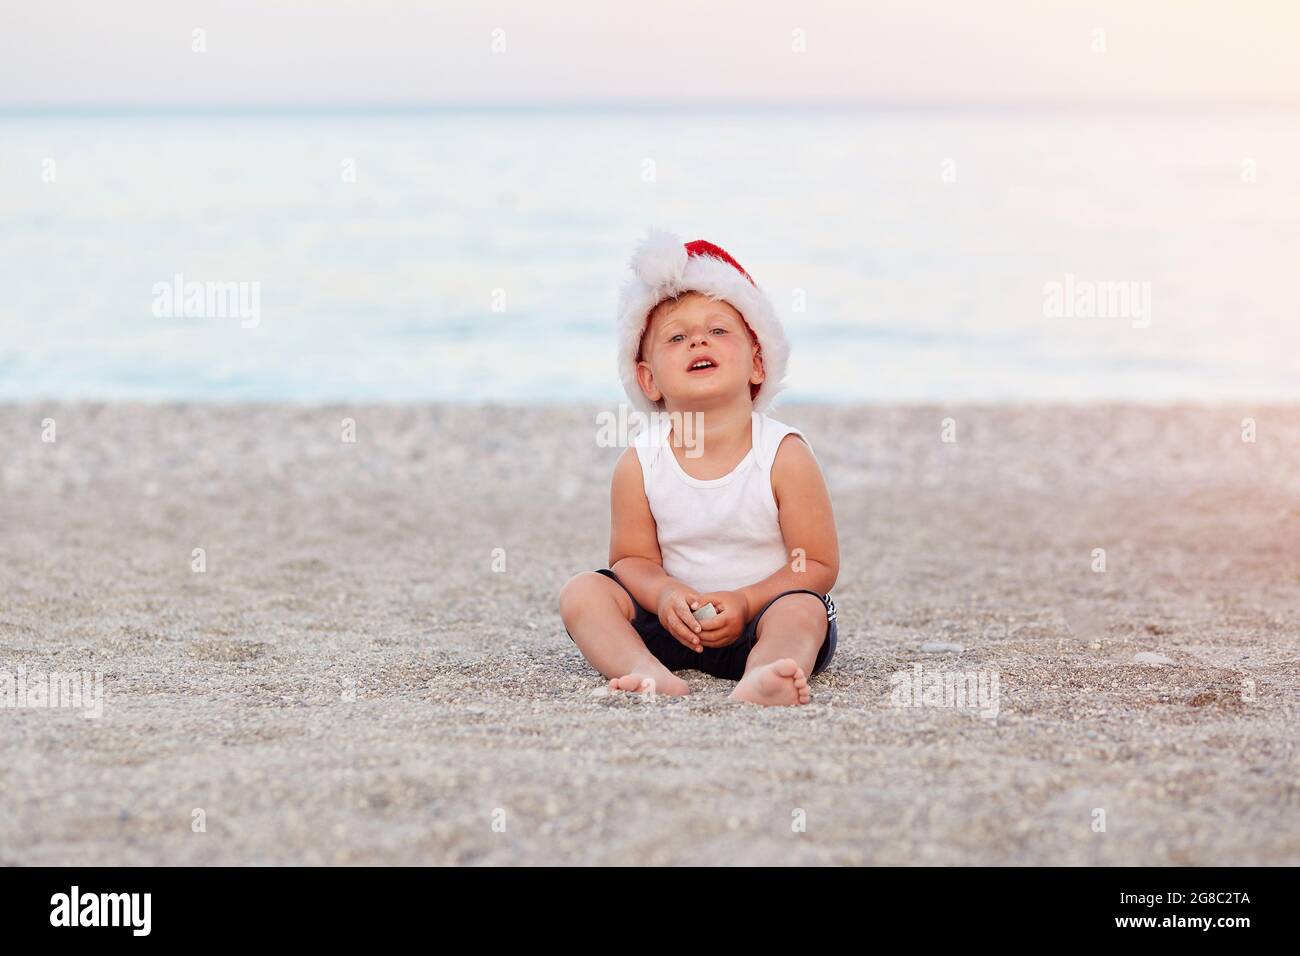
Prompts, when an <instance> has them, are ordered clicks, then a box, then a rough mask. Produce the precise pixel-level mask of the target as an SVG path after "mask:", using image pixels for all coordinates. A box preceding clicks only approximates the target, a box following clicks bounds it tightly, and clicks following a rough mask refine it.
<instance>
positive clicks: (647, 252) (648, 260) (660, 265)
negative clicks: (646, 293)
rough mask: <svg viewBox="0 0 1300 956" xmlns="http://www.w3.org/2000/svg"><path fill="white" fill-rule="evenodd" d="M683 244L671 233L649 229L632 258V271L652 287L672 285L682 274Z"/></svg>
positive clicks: (684, 247) (677, 284) (674, 285)
mask: <svg viewBox="0 0 1300 956" xmlns="http://www.w3.org/2000/svg"><path fill="white" fill-rule="evenodd" d="M688 258H689V257H688V256H687V254H686V246H685V245H683V244H682V241H681V239H679V238H678V237H677V236H674V235H673V234H672V233H671V232H664V231H663V230H661V229H651V230H650V235H649V236H647V237H646V239H645V241H644V242H642V243H641V245H639V246H637V250H636V254H635V255H634V256H633V257H632V271H633V272H635V273H636V276H637V278H638V279H640V280H641V281H642V282H644V283H645V284H646V285H648V286H650V288H652V289H663V288H676V287H677V286H679V285H681V282H682V277H683V275H685V273H686V260H687V259H688Z"/></svg>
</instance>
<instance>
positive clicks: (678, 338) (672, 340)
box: [668, 332, 686, 342]
mask: <svg viewBox="0 0 1300 956" xmlns="http://www.w3.org/2000/svg"><path fill="white" fill-rule="evenodd" d="M684 338H686V336H684V335H682V333H680V332H678V333H677V334H676V335H674V336H673V337H672V338H670V339H669V340H668V341H669V342H680V341H681V340H682V339H684Z"/></svg>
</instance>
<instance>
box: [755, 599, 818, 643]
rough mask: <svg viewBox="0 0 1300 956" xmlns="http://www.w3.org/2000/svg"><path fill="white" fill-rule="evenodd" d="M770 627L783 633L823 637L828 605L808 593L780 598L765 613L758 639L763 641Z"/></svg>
mask: <svg viewBox="0 0 1300 956" xmlns="http://www.w3.org/2000/svg"><path fill="white" fill-rule="evenodd" d="M770 627H776V628H779V629H780V630H781V631H782V632H783V633H790V632H795V633H800V634H804V633H806V634H808V635H809V636H810V637H821V636H822V635H824V634H825V632H826V605H825V604H824V603H823V602H822V599H821V598H819V597H817V595H815V594H808V593H806V592H801V593H799V594H787V595H785V596H784V597H779V598H777V599H776V601H774V602H773V603H772V605H771V607H769V608H768V609H767V610H766V611H764V612H763V617H762V619H760V620H759V622H758V634H757V637H758V638H759V639H762V637H763V632H764V631H765V630H767V629H768V628H770Z"/></svg>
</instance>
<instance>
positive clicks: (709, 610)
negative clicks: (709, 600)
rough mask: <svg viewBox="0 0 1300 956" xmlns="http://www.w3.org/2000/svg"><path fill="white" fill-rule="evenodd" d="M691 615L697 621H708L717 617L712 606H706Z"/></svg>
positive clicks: (715, 610) (716, 612)
mask: <svg viewBox="0 0 1300 956" xmlns="http://www.w3.org/2000/svg"><path fill="white" fill-rule="evenodd" d="M692 613H693V614H694V615H695V620H697V621H710V620H712V619H713V618H715V617H717V616H718V611H717V609H716V608H715V607H714V606H713V605H712V604H706V605H704V607H702V608H700V609H699V610H698V611H693V612H692Z"/></svg>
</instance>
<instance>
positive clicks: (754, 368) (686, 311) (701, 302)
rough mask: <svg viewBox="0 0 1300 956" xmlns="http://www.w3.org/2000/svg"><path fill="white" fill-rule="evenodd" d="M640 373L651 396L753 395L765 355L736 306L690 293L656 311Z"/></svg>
mask: <svg viewBox="0 0 1300 956" xmlns="http://www.w3.org/2000/svg"><path fill="white" fill-rule="evenodd" d="M636 373H637V381H638V382H639V383H640V385H641V391H643V392H644V393H645V395H646V397H647V398H648V399H650V401H652V402H658V401H660V400H661V399H667V401H669V402H671V403H672V404H673V405H675V406H679V407H693V406H698V405H707V404H713V403H715V402H718V401H728V400H730V399H733V398H735V397H737V396H738V395H744V396H745V397H746V398H751V399H752V395H753V393H752V390H751V388H750V386H752V385H759V384H761V383H762V381H763V357H762V355H761V354H760V353H759V349H758V344H757V343H756V342H755V341H754V339H753V337H752V336H751V334H750V332H749V327H748V326H747V325H745V320H744V319H743V318H741V315H740V313H739V312H737V311H736V310H735V309H734V308H732V306H730V305H729V304H728V303H726V302H722V301H715V300H713V299H710V298H709V297H708V296H705V295H700V294H698V293H688V294H687V295H685V296H683V297H682V298H680V299H678V300H677V302H675V303H673V302H669V303H667V304H665V305H663V306H662V307H660V308H659V309H657V310H656V312H655V313H654V316H653V318H652V319H651V321H650V325H649V327H648V328H647V329H646V332H645V335H644V336H643V337H642V339H641V361H639V362H638V363H637V369H636Z"/></svg>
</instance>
